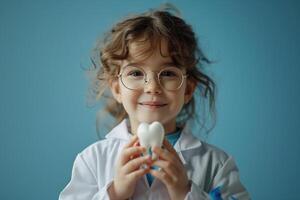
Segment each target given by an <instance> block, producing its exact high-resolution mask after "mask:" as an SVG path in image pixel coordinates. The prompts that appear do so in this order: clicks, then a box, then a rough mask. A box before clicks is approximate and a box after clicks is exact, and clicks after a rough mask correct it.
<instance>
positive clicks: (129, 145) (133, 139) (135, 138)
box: [124, 135, 138, 149]
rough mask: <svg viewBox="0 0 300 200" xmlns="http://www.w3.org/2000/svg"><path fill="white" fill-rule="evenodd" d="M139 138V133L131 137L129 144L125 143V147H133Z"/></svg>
mask: <svg viewBox="0 0 300 200" xmlns="http://www.w3.org/2000/svg"><path fill="white" fill-rule="evenodd" d="M137 140H138V137H137V135H134V136H132V138H131V139H130V141H129V142H128V143H127V144H125V146H124V149H125V148H128V147H132V146H133V144H134V143H135V142H136V141H137Z"/></svg>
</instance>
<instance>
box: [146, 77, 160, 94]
mask: <svg viewBox="0 0 300 200" xmlns="http://www.w3.org/2000/svg"><path fill="white" fill-rule="evenodd" d="M155 75H156V74H154V73H153V74H152V76H151V77H150V76H149V77H146V81H145V87H144V92H146V93H149V94H161V92H162V89H161V86H160V84H159V80H158V79H157V77H156V76H155Z"/></svg>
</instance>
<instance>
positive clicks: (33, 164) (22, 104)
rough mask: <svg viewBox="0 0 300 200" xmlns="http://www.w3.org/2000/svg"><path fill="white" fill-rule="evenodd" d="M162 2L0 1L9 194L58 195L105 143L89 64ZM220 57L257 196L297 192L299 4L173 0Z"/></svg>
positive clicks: (232, 131) (221, 78) (223, 138)
mask: <svg viewBox="0 0 300 200" xmlns="http://www.w3.org/2000/svg"><path fill="white" fill-rule="evenodd" d="M161 2H162V1H158V0H152V1H138V0H136V1H13V0H4V1H3V0H1V3H0V91H1V98H0V102H1V103H0V113H1V119H0V133H1V139H0V158H1V161H0V162H1V165H0V180H1V181H0V183H1V185H0V191H1V192H0V199H32V200H33V199H44V200H47V199H49V200H50V199H51V200H52V199H57V197H58V194H59V192H60V191H61V190H62V189H63V188H64V186H65V185H66V184H67V182H68V181H69V179H70V175H71V168H72V164H73V160H74V158H75V156H76V154H77V153H78V152H80V151H81V150H82V149H83V148H85V147H86V146H88V145H89V144H91V143H93V142H95V141H96V140H97V134H96V128H95V120H96V112H97V110H98V108H99V107H97V106H95V107H94V108H89V107H87V105H86V104H87V103H86V94H87V87H88V80H87V78H86V76H85V74H84V71H83V70H82V68H81V67H82V66H85V65H86V64H87V63H88V60H89V53H90V51H91V49H92V47H93V46H94V44H95V41H96V39H97V38H98V37H99V36H100V35H101V34H102V33H103V32H104V31H106V30H108V28H109V27H111V24H112V23H115V22H117V21H118V20H119V19H121V18H122V17H124V16H126V15H128V14H130V13H132V12H135V13H136V12H140V11H145V10H147V9H149V8H153V7H157V6H158V5H159V4H160V3H161ZM169 2H172V3H174V4H175V5H176V6H177V7H178V8H179V9H180V10H181V12H182V15H183V17H184V19H186V21H187V22H188V23H190V24H192V25H193V27H194V30H195V31H196V32H197V34H198V36H199V40H200V43H201V45H202V47H203V49H204V51H205V52H206V53H207V55H208V57H209V58H211V59H213V60H217V63H216V64H214V65H213V66H212V68H211V69H212V75H213V77H214V79H215V80H216V82H217V84H218V96H217V111H218V119H217V120H218V121H217V126H216V128H215V129H214V130H213V132H212V135H211V136H210V138H209V139H208V141H209V142H210V143H212V144H215V145H217V146H219V147H220V148H222V149H224V150H225V151H226V152H228V153H229V154H231V155H233V156H234V158H235V160H236V162H237V164H238V166H239V169H240V176H241V180H242V182H243V183H244V185H245V186H246V187H247V189H248V190H249V192H250V193H251V195H252V197H253V199H278V200H279V199H297V198H299V195H298V194H297V192H298V190H299V183H298V181H299V179H300V172H299V169H300V156H299V155H298V154H299V153H300V145H299V139H300V137H299V130H300V125H299V124H300V123H299V117H298V113H299V111H300V109H299V102H300V94H299V91H300V88H299V87H300V86H299V83H298V81H299V75H300V68H299V67H300V61H299V52H300V39H299V38H300V37H299V35H300V26H299V19H300V12H299V10H300V4H299V3H298V2H299V1H295V0H285V1H284V0H281V1H259V0H252V1H238V0H236V1H233V0H231V1H221V0H210V1H197V2H196V1H169Z"/></svg>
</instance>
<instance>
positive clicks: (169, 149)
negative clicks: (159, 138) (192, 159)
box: [163, 139, 180, 159]
mask: <svg viewBox="0 0 300 200" xmlns="http://www.w3.org/2000/svg"><path fill="white" fill-rule="evenodd" d="M163 146H164V147H165V148H166V149H167V150H168V151H169V152H171V153H172V154H173V155H175V156H176V157H177V158H178V159H180V158H179V156H178V154H177V152H176V150H175V149H174V148H173V146H172V145H171V144H170V142H169V141H168V140H166V139H164V140H163Z"/></svg>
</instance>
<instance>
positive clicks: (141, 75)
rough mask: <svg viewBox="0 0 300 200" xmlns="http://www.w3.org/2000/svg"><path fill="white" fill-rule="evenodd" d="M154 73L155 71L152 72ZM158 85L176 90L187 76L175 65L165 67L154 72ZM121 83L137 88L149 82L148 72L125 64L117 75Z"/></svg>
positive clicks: (127, 86)
mask: <svg viewBox="0 0 300 200" xmlns="http://www.w3.org/2000/svg"><path fill="white" fill-rule="evenodd" d="M154 73H156V72H154ZM156 75H157V80H158V83H159V85H160V86H161V87H162V88H163V89H165V90H169V91H173V90H178V89H179V88H180V87H181V86H182V84H183V81H184V79H185V78H186V77H187V76H188V75H186V74H183V72H182V70H180V69H179V68H177V67H166V68H163V69H162V70H161V71H159V72H158V73H156ZM118 77H119V78H120V79H121V82H122V84H123V85H124V86H125V87H126V88H128V89H130V90H139V89H142V88H143V87H144V85H145V84H148V83H149V81H150V80H149V79H148V78H147V77H148V74H147V73H146V72H145V71H144V70H143V69H142V68H140V67H135V66H130V65H129V66H126V67H124V68H123V69H122V71H121V73H120V74H119V75H118Z"/></svg>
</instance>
